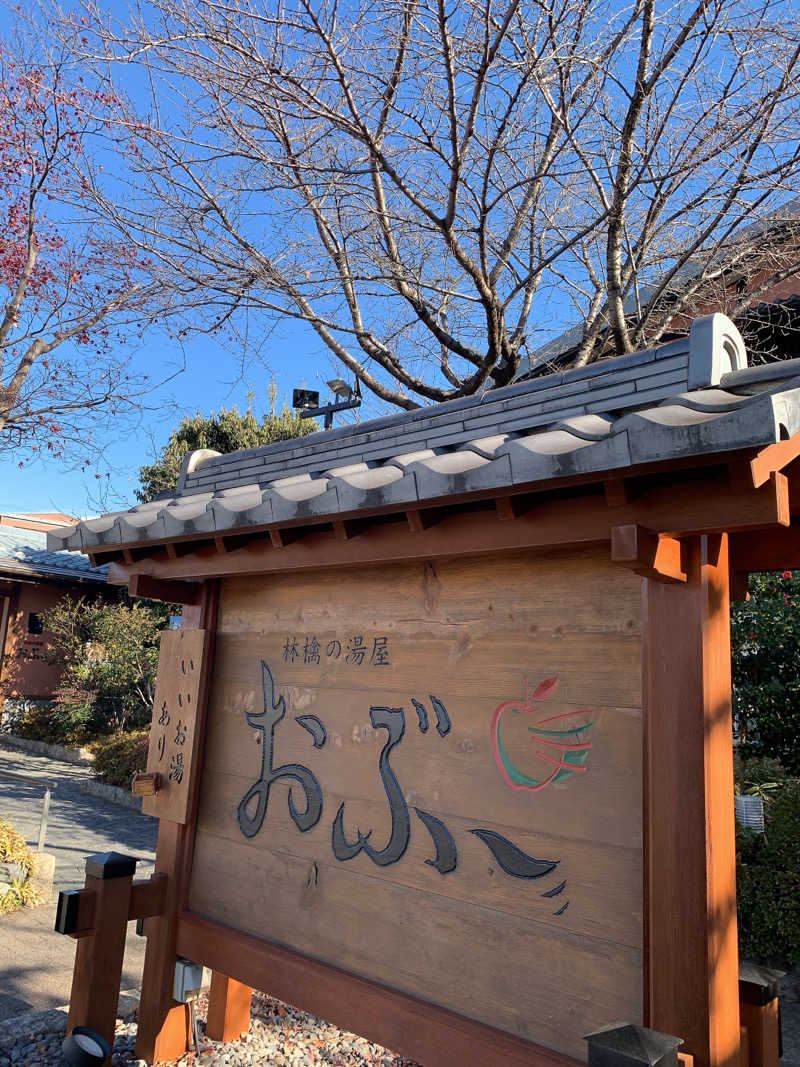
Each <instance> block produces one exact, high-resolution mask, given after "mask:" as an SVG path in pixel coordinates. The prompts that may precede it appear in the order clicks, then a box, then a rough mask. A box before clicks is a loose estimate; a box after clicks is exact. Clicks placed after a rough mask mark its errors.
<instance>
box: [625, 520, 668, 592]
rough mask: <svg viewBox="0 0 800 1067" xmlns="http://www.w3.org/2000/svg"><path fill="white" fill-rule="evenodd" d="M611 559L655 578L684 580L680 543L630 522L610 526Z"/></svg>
mask: <svg viewBox="0 0 800 1067" xmlns="http://www.w3.org/2000/svg"><path fill="white" fill-rule="evenodd" d="M611 559H612V562H614V563H622V564H623V565H625V566H628V567H630V568H631V570H632V571H634V573H635V574H641V575H642V577H643V578H652V579H654V580H655V581H657V582H685V581H686V570H685V568H684V566H683V563H682V561H681V543H680V541H679V540H678V539H677V538H676V537H667V536H665V535H664V534H656V533H651V531H650V530H646V529H644V527H643V526H637V525H635V524H634V523H631V524H629V525H626V526H612V527H611Z"/></svg>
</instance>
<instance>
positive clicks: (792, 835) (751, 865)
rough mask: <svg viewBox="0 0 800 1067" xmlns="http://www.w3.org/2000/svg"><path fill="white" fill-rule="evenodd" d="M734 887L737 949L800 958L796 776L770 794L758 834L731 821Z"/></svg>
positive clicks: (799, 793) (751, 953)
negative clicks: (734, 865)
mask: <svg viewBox="0 0 800 1067" xmlns="http://www.w3.org/2000/svg"><path fill="white" fill-rule="evenodd" d="M736 891H737V910H738V922H739V948H740V952H741V953H742V955H744V956H756V957H762V958H763V957H778V958H780V959H783V960H788V961H790V962H792V963H798V962H800V780H791V781H786V782H785V783H784V784H782V786H781V788H780V789H779V790H778V791H777V792H776V793H775V794H774V795H773V798H772V799H771V801H770V803H769V805H768V806H767V807H766V808H765V812H764V833H763V834H757V833H754V832H753V831H752V830H747V829H746V828H744V827H741V826H739V827H737V829H736Z"/></svg>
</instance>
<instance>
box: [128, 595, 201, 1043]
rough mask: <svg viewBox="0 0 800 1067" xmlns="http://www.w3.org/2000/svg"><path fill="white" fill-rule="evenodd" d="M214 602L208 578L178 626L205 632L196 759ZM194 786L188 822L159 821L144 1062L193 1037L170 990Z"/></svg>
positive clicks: (143, 1006)
mask: <svg viewBox="0 0 800 1067" xmlns="http://www.w3.org/2000/svg"><path fill="white" fill-rule="evenodd" d="M218 603H219V588H218V586H217V584H216V583H215V582H206V583H204V586H203V598H202V600H201V602H200V604H198V605H194V606H190V607H187V608H186V609H185V610H184V613H183V620H182V625H183V627H184V628H185V629H186V630H187V631H189V630H190V629H191V628H194V629H195V630H200V629H202V630H204V631H206V632H207V633H208V635H209V638H208V640H207V641H206V642H205V643H204V645H203V649H204V656H203V661H202V666H201V671H200V684H199V689H198V697H197V708H198V714H197V722H196V727H197V735H198V737H199V738H200V743H199V748H198V753H197V760H198V762H199V761H201V760H202V755H203V739H204V731H205V719H206V708H207V698H208V682H209V673H210V667H211V659H212V656H213V647H214V645H213V636H214V630H215V629H216V620H217V606H218ZM182 632H183V631H182ZM198 785H199V776H195V780H194V783H193V791H194V795H192V796H190V797H189V805H188V809H187V821H186V823H177V822H173V821H171V820H168V819H162V820H160V821H159V824H158V844H157V847H156V861H155V875H154V877H156V876H158V875H162V876H165V877H166V891H165V897H164V904H163V908H162V910H161V911H160V912H159V914H158V915H156V916H153V917H151V918H148V919H145V924H144V930H145V934H146V936H147V949H146V951H145V959H144V970H143V974H142V993H141V998H140V1001H139V1023H138V1028H137V1034H136V1055H137V1056H138V1057H139V1059H143V1060H145V1061H146V1062H147V1063H154V1062H155V1063H157V1062H159V1061H161V1060H171V1059H176V1058H177V1057H179V1056H182V1055H183V1053H184V1052H185V1051H186V1049H187V1048H188V1047H189V1045H190V1043H191V1040H192V1034H191V1024H190V1018H189V1010H188V1007H187V1006H186V1005H185V1004H176V1003H175V1001H174V1000H173V998H172V989H173V977H174V971H175V957H176V949H175V939H176V936H177V925H176V917H177V915H178V913H179V912H180V911H181V910H182V909H183V907H184V904H185V900H186V895H187V891H188V888H187V882H188V873H189V871H190V869H191V861H192V850H193V848H194V829H195V820H196V814H197V789H198Z"/></svg>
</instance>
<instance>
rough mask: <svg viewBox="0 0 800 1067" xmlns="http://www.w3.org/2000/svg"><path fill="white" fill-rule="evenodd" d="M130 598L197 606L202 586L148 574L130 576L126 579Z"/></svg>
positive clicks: (196, 583)
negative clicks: (135, 597) (144, 598)
mask: <svg viewBox="0 0 800 1067" xmlns="http://www.w3.org/2000/svg"><path fill="white" fill-rule="evenodd" d="M128 592H129V594H130V595H131V596H141V597H146V598H147V599H148V600H163V601H165V602H166V603H168V604H199V603H200V596H201V594H202V586H201V585H200V583H199V582H175V581H170V580H169V579H165V578H152V577H151V576H150V575H149V574H132V575H131V576H130V578H129V579H128Z"/></svg>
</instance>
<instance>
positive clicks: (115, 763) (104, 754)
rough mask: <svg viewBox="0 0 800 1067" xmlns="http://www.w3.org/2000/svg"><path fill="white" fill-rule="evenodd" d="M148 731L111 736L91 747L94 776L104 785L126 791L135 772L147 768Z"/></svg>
mask: <svg viewBox="0 0 800 1067" xmlns="http://www.w3.org/2000/svg"><path fill="white" fill-rule="evenodd" d="M149 737H150V731H149V730H137V731H131V732H130V733H117V734H112V735H111V737H104V738H102V739H101V740H100V741H98V742H96V744H95V745H93V746H92V747H93V749H94V775H95V778H99V779H100V781H101V782H105V783H106V785H117V786H119V787H120V788H121V789H127V788H128V787H129V786H130V784H131V778H133V776H134V774H136V772H137V771H143V770H144V769H145V767H146V766H147V746H148V742H149Z"/></svg>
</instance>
